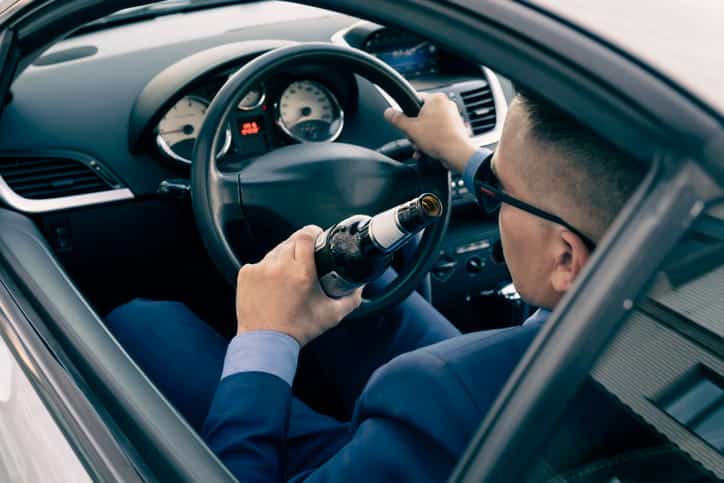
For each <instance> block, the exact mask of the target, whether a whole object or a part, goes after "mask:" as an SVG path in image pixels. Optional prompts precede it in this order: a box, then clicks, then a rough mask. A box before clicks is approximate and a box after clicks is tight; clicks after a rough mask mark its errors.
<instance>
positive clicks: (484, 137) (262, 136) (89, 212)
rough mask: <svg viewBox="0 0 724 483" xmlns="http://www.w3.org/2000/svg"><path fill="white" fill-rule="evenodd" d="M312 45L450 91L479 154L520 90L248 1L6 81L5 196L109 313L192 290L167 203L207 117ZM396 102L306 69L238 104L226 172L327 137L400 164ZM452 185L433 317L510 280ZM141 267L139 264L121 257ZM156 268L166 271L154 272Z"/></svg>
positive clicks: (404, 39)
mask: <svg viewBox="0 0 724 483" xmlns="http://www.w3.org/2000/svg"><path fill="white" fill-rule="evenodd" d="M309 41H316V42H319V41H323V42H332V43H336V44H339V45H346V46H350V47H354V48H358V49H361V50H363V51H366V52H367V53H369V54H371V55H373V56H376V57H377V58H378V59H380V60H382V61H383V62H386V63H387V64H389V65H390V66H391V67H393V68H394V69H396V70H397V71H398V72H399V73H400V74H401V75H403V76H404V77H405V78H406V79H407V80H408V81H409V82H410V83H411V84H412V85H413V87H415V88H416V89H417V90H418V91H424V92H443V93H445V94H446V95H447V96H448V97H449V98H450V99H451V100H452V101H453V102H455V104H456V105H457V106H458V109H459V111H460V114H461V116H462V117H463V119H464V121H465V123H466V124H467V125H468V128H469V130H470V135H471V137H472V138H473V140H474V141H475V142H476V143H477V144H478V145H480V146H494V145H495V143H497V141H498V139H499V137H500V131H501V129H502V124H503V120H504V119H505V115H506V112H507V105H508V102H509V100H510V99H511V98H512V93H513V91H512V86H511V85H510V83H509V82H507V81H506V80H505V79H503V78H501V77H500V76H498V75H496V74H495V73H494V72H492V71H490V70H489V69H487V68H486V67H484V66H479V65H475V64H471V63H469V62H467V61H465V60H464V59H462V58H460V57H458V56H456V55H455V54H454V53H453V52H448V51H446V50H444V49H442V48H440V47H439V46H437V45H435V44H433V43H431V42H428V41H426V40H425V39H421V38H418V37H416V36H415V35H412V34H410V33H408V32H404V31H401V30H399V29H393V28H386V27H383V26H380V25H377V24H373V23H370V22H362V21H359V20H358V19H355V18H351V17H347V16H344V15H340V14H336V13H333V12H329V11H326V10H321V9H317V8H312V7H308V6H303V5H299V4H292V3H285V2H276V1H269V2H258V3H249V4H241V5H233V6H225V7H218V8H213V9H206V10H198V11H194V12H193V13H190V14H184V15H168V16H161V17H158V18H155V19H153V20H152V21H141V22H135V23H130V24H128V25H121V26H117V27H114V28H109V29H105V30H98V31H89V32H84V33H82V34H80V35H77V36H71V37H69V38H67V39H65V40H63V41H61V42H59V43H57V44H56V45H54V46H53V47H52V48H51V49H50V50H49V51H48V52H46V53H45V54H44V55H43V56H42V57H40V58H39V59H38V60H37V61H36V62H35V64H34V65H32V66H31V67H30V68H28V69H27V70H26V71H25V72H23V73H22V74H21V76H20V77H19V78H18V79H17V80H16V82H15V83H14V84H13V86H12V95H13V98H12V101H11V102H10V103H9V104H8V105H7V106H6V108H5V110H4V112H3V115H2V118H0V201H1V202H2V203H4V204H5V205H7V206H9V207H11V208H13V209H15V210H17V211H20V212H24V213H26V214H28V215H30V216H32V217H33V218H34V219H35V220H36V222H37V223H38V225H39V226H41V227H42V229H43V232H44V234H45V235H46V236H47V237H48V240H49V242H50V244H51V245H52V246H53V248H54V249H55V250H56V252H57V253H58V254H59V256H60V257H61V259H62V261H63V263H64V264H65V265H66V268H68V270H69V272H71V274H72V275H73V276H74V279H75V280H77V281H78V283H79V284H80V285H81V288H82V290H83V292H84V293H85V294H88V296H89V298H91V299H92V300H94V301H95V303H97V304H98V306H100V307H101V308H103V307H106V308H110V307H112V306H113V305H114V304H117V303H118V302H119V300H120V299H122V298H123V297H124V295H123V294H124V293H127V294H128V295H126V299H127V298H130V297H131V296H138V291H141V292H143V291H144V290H146V291H148V292H153V293H157V292H156V291H157V290H158V288H157V287H158V286H165V287H166V289H167V290H168V294H166V292H163V294H162V296H165V297H175V296H176V294H177V293H178V292H185V291H186V286H185V285H184V284H183V283H182V282H181V281H182V280H186V284H188V283H196V282H189V278H188V276H187V275H188V274H187V275H179V274H178V270H180V269H179V268H177V266H176V265H177V260H178V258H180V257H184V259H187V260H188V257H189V256H190V255H189V254H190V253H191V252H192V251H194V250H196V251H194V253H198V250H199V249H200V248H199V246H198V243H197V242H195V241H193V240H191V239H192V238H193V237H191V235H189V234H188V233H187V231H188V232H193V230H194V227H193V223H192V216H191V213H190V212H189V210H188V207H187V206H186V207H185V205H183V204H179V203H178V202H177V201H174V199H176V198H184V196H186V198H185V199H186V200H187V199H188V195H187V193H188V189H187V188H188V180H189V176H190V169H189V167H190V166H189V163H190V162H191V160H190V158H191V153H192V151H193V146H194V140H195V138H196V136H197V134H198V131H199V128H200V126H201V124H202V122H203V119H204V116H205V112H206V109H207V107H208V105H209V103H210V102H211V101H212V99H213V98H214V96H215V94H216V92H217V91H218V90H219V89H220V88H221V86H222V85H223V84H224V83H225V82H226V80H227V79H228V78H229V76H230V75H233V73H235V72H236V71H237V70H238V69H239V68H241V67H242V66H244V65H245V64H246V63H247V62H249V61H250V60H251V59H253V58H255V57H256V56H258V55H261V54H263V53H264V52H267V51H269V50H271V49H274V48H276V47H280V46H283V45H289V44H292V43H297V42H309ZM395 105H396V103H395V101H394V100H393V99H391V98H390V97H389V96H388V95H387V94H386V93H385V92H383V91H382V90H380V89H379V88H377V86H375V85H373V84H371V83H370V82H368V81H366V80H365V79H363V78H361V77H359V76H355V75H354V74H353V73H351V72H346V71H344V70H343V69H340V68H338V66H330V65H324V64H321V63H319V64H313V65H303V66H297V67H295V68H294V69H290V70H289V71H286V72H282V73H280V74H278V75H275V76H274V78H269V79H264V80H263V81H262V82H261V83H260V84H259V85H258V86H256V87H255V88H254V89H252V91H250V92H249V93H248V94H247V95H246V96H245V97H244V98H243V99H241V100H240V102H239V103H238V105H236V106H234V109H232V113H231V115H230V117H229V119H228V120H227V127H226V129H225V130H224V131H223V134H222V136H223V139H221V142H219V143H217V144H218V145H219V146H220V149H219V152H218V153H217V155H218V160H219V165H220V167H224V166H228V167H229V169H233V167H234V166H235V165H236V164H237V163H245V162H253V160H254V159H255V158H257V157H259V156H261V155H263V154H264V153H267V152H270V151H272V150H274V149H278V148H280V147H284V146H287V145H290V144H295V143H330V142H344V143H350V144H356V145H359V146H363V147H366V148H370V149H375V150H379V151H381V152H383V153H385V154H388V155H390V156H392V157H394V158H396V159H398V160H405V157H409V156H410V155H411V149H410V146H409V143H407V142H406V141H405V140H404V139H401V136H400V132H399V131H398V130H397V129H395V128H393V127H392V126H391V125H389V124H388V123H387V122H385V120H384V117H383V114H382V113H383V112H384V110H385V108H387V107H389V106H395ZM169 186H172V187H174V189H171V190H168V189H166V188H168V187H169ZM451 188H452V192H453V203H454V206H455V208H454V212H453V216H452V221H451V226H450V231H449V235H448V237H447V239H446V241H445V246H444V247H443V251H442V253H441V254H440V260H439V263H438V264H437V265H436V266H435V268H434V269H433V271H432V273H433V285H434V287H433V288H434V293H435V295H434V300H435V303H436V305H438V307H445V306H447V307H462V306H470V304H468V303H467V302H466V303H463V304H461V303H460V302H461V299H462V300H467V301H470V303H474V302H475V301H476V300H478V301H479V300H480V299H481V297H483V298H484V297H485V294H490V293H491V291H495V290H497V288H499V285H500V284H501V282H505V281H506V280H507V273H506V272H505V269H504V267H502V266H498V265H494V264H493V263H492V262H491V259H490V246H491V244H492V240H493V238H494V237H495V236H496V225H495V220H492V219H484V218H482V217H481V214H480V212H479V211H478V210H476V209H475V205H474V198H473V196H472V194H471V193H468V192H467V190H466V188H465V187H464V186H463V183H462V180H460V179H459V178H453V180H452V186H451ZM184 193H186V195H184ZM160 206H163V207H164V208H163V209H161V208H160ZM169 210H170V211H169ZM179 210H180V211H179ZM154 214H155V215H154ZM154 216H155V218H154ZM140 220H143V221H140ZM181 226H185V227H186V228H181ZM186 239H188V240H190V241H188V243H196V245H194V246H193V247H191V246H190V245H188V243H187V242H185V241H183V240H186ZM99 246H102V247H103V249H102V250H99V249H98V247H99ZM152 246H155V247H156V249H155V250H154V249H151V248H150V247H152ZM108 254H113V258H114V259H113V260H111V259H107V255H108ZM194 257H195V258H194V260H195V263H197V264H206V265H208V263H207V262H206V261H204V260H203V255H198V254H197V255H194ZM136 259H137V260H139V262H138V263H141V265H140V266H138V265H135V264H134V263H129V262H128V260H136ZM115 260H119V261H115ZM124 260H125V262H124ZM141 261H143V262H141ZM161 261H164V263H166V265H163V266H157V265H159V264H161ZM187 263H190V262H187ZM108 264H110V265H109V266H108V271H112V272H113V271H114V272H118V273H122V274H123V275H119V277H118V278H119V283H118V285H117V286H114V287H113V290H109V289H108V288H107V287H105V288H104V287H103V286H102V284H100V283H98V280H97V273H96V272H97V267H100V266H106V265H108ZM147 266H157V268H156V269H155V272H154V274H153V275H150V274H149V275H148V276H147V277H146V279H145V280H143V281H139V280H138V279H137V278H135V279H134V284H135V291H134V292H131V288H129V287H125V286H123V285H122V284H121V283H120V280H123V278H124V277H129V278H133V277H134V275H133V273H131V270H132V269H133V267H135V268H136V269H137V270H147V269H146V268H145V267H147ZM194 273H196V272H194ZM194 276H195V275H194ZM84 280H85V282H84ZM191 280H194V278H193V277H192V278H191ZM139 284H140V285H139ZM174 287H175V288H174ZM435 287H437V289H436V290H435ZM111 292H115V293H111ZM202 292H203V291H202ZM481 294H483V295H481ZM206 296H207V297H208V294H206ZM199 297H201V295H199Z"/></svg>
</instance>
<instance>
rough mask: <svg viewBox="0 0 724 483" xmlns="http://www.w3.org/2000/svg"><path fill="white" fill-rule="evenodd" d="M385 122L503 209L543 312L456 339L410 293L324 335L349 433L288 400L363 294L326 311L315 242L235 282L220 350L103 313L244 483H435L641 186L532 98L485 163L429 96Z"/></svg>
mask: <svg viewBox="0 0 724 483" xmlns="http://www.w3.org/2000/svg"><path fill="white" fill-rule="evenodd" d="M385 117H386V118H387V119H388V120H389V121H390V122H391V123H392V124H394V125H395V126H397V127H399V128H400V129H401V130H402V131H403V132H405V133H406V134H407V135H408V136H409V137H410V138H411V139H412V140H413V142H414V143H415V144H416V146H417V148H418V149H420V150H422V151H425V152H427V153H428V154H429V155H431V156H433V157H435V158H438V159H440V160H442V162H443V163H445V165H446V166H447V167H448V168H449V169H451V170H453V171H457V172H462V173H464V178H465V179H466V183H467V184H468V186H470V188H471V189H474V190H475V191H476V192H477V193H479V194H480V201H481V204H482V205H483V206H484V207H486V208H487V209H491V210H492V209H497V208H498V205H500V208H499V209H500V213H499V227H500V234H501V241H502V246H503V251H504V254H505V258H506V260H507V263H508V266H509V268H510V272H511V275H512V277H513V281H514V283H515V286H516V287H517V289H518V291H519V292H520V294H521V295H522V297H523V298H524V299H525V300H526V301H528V302H529V303H531V304H533V305H536V306H539V307H541V309H540V310H539V311H538V312H537V313H536V314H535V315H534V316H533V317H531V319H529V320H528V321H526V323H525V324H523V325H522V326H520V327H514V328H509V329H502V330H496V331H487V332H480V333H473V334H467V335H459V332H457V331H456V329H454V328H453V327H452V326H451V325H450V323H449V322H447V321H446V320H445V319H444V318H443V317H442V316H441V315H440V314H439V313H437V312H436V311H435V310H434V309H433V308H432V307H431V306H430V305H429V304H427V303H426V302H424V301H423V300H422V299H421V297H419V296H417V295H414V294H413V295H412V296H411V297H410V298H409V299H408V300H406V301H405V302H404V303H403V304H402V305H401V306H400V307H399V308H398V309H397V310H396V311H392V312H391V313H390V314H386V315H385V316H384V317H383V318H382V319H380V320H377V321H371V322H370V323H369V324H366V323H365V322H359V323H357V324H343V325H341V326H340V327H338V328H336V329H334V330H332V331H330V334H328V335H326V336H325V337H321V338H319V340H318V341H316V342H314V343H312V344H310V345H312V346H314V345H315V344H321V345H322V348H323V349H324V350H319V351H318V352H319V353H324V354H327V356H326V359H325V358H324V357H323V356H321V363H320V365H319V366H320V367H319V370H320V376H319V377H320V378H321V379H323V380H324V381H330V382H331V384H333V385H335V387H336V389H338V390H339V392H340V393H341V394H342V396H341V400H342V403H343V404H347V405H350V406H353V411H354V412H353V415H352V418H351V421H348V422H339V421H336V420H334V419H332V418H329V417H326V416H323V415H321V414H319V413H317V412H315V411H314V410H312V409H311V408H309V407H307V406H306V405H304V403H302V402H301V401H299V400H298V399H296V398H295V397H294V395H293V393H292V388H291V384H292V380H293V379H294V375H295V370H296V363H297V357H298V354H299V350H300V347H303V346H305V345H306V344H309V343H310V342H311V341H314V340H315V339H316V338H317V337H319V336H320V335H321V334H323V333H325V332H327V331H328V330H330V329H332V328H333V327H334V326H336V325H337V324H338V323H339V321H340V320H341V319H342V318H344V316H345V315H346V314H348V313H349V312H351V311H352V310H353V309H354V308H355V307H356V306H357V305H358V304H359V302H360V292H357V293H355V294H353V295H352V296H349V297H347V298H344V299H341V300H332V299H329V298H327V297H326V296H325V295H324V293H323V292H322V291H321V289H320V287H319V284H318V282H317V277H316V272H315V267H314V257H313V244H314V236H315V235H316V234H317V233H318V232H319V230H320V229H319V228H318V227H306V228H304V229H302V230H300V231H299V232H297V233H295V234H294V235H293V236H292V237H290V238H289V239H288V240H287V241H285V242H283V243H282V244H280V245H279V246H277V247H276V248H274V249H273V250H272V251H271V252H269V253H268V254H267V255H266V257H265V258H264V259H263V260H262V261H261V262H259V263H258V264H254V265H246V266H244V267H243V268H242V269H241V271H240V272H239V275H238V280H237V282H238V284H237V303H236V312H237V321H238V331H237V334H238V335H237V336H236V337H235V338H234V339H233V340H232V342H231V343H230V344H229V346H228V350H227V348H226V341H224V340H223V339H222V338H221V337H220V336H218V335H216V334H215V333H213V331H211V329H209V328H208V327H207V326H205V325H204V324H203V323H202V322H200V321H198V320H197V319H196V318H195V317H194V316H193V315H192V314H189V313H188V311H187V309H185V308H183V307H182V306H180V305H168V304H169V303H161V304H166V305H159V303H145V306H142V307H141V306H139V305H138V304H139V303H136V304H135V305H130V306H125V307H121V308H119V309H117V310H116V311H114V312H113V313H112V314H110V315H109V317H108V323H109V327H110V328H111V330H112V331H113V332H114V333H115V334H116V336H117V337H118V339H119V340H120V341H121V342H122V343H123V344H124V346H125V347H126V348H127V350H129V352H130V353H131V355H132V356H133V357H134V358H135V359H136V360H137V361H138V363H139V364H140V365H141V366H142V367H143V368H144V370H146V372H147V374H149V377H151V379H152V380H154V382H156V384H157V385H158V386H159V387H160V389H161V390H162V391H163V392H164V393H165V394H166V395H167V397H168V398H169V399H170V400H171V401H172V402H173V403H174V404H175V405H176V406H177V407H178V408H179V409H180V410H181V412H182V413H183V414H184V415H185V416H186V417H187V418H188V419H189V421H190V422H191V423H192V424H193V425H195V426H196V427H199V426H200V422H201V420H203V419H204V416H206V411H207V409H208V408H209V404H210V409H208V416H206V417H205V421H204V423H203V429H202V435H203V437H204V438H205V440H206V441H207V443H208V444H209V446H210V447H211V448H212V449H213V450H214V451H215V452H216V454H217V455H219V457H220V458H221V460H222V461H223V462H224V463H225V464H226V465H227V466H228V467H229V469H230V470H231V471H232V473H234V474H235V475H236V476H237V478H239V480H240V481H244V482H246V481H280V480H293V481H300V480H309V481H403V480H404V481H440V480H444V479H445V478H446V477H447V476H448V475H449V473H450V471H451V470H452V468H453V466H454V464H455V463H456V461H457V459H458V458H459V457H460V456H461V454H462V452H463V450H464V449H465V447H466V445H467V443H468V441H469V439H470V437H471V436H472V434H473V432H474V430H475V428H476V427H477V426H478V424H479V423H480V421H481V420H482V418H483V417H484V415H485V414H486V412H487V410H488V409H489V408H490V407H491V405H492V403H493V401H494V400H495V398H496V397H497V395H498V393H499V391H500V389H501V388H502V386H503V384H504V383H505V381H506V380H507V378H508V376H509V375H510V373H511V372H512V370H513V369H514V367H515V365H516V364H517V362H518V361H519V359H520V357H521V356H522V354H523V353H524V352H525V350H526V348H527V347H528V345H529V343H530V342H531V340H532V339H533V337H534V336H535V334H536V333H537V331H538V329H539V328H540V326H541V324H542V323H543V322H544V320H545V318H546V317H547V315H548V313H549V310H551V309H553V308H554V307H555V306H556V304H557V303H558V302H559V300H560V299H561V298H562V296H563V295H564V293H565V292H566V291H567V290H568V289H569V288H570V287H571V285H572V284H573V282H574V281H575V279H576V277H577V276H578V274H579V273H580V272H581V270H582V269H583V267H584V265H585V263H586V261H587V259H588V257H589V255H590V252H591V250H592V249H593V247H594V246H595V241H596V240H599V239H600V238H601V236H602V235H603V233H604V231H605V230H606V228H607V226H608V225H609V224H610V222H611V221H612V219H613V218H614V216H615V215H616V213H617V212H618V210H619V209H620V208H621V207H622V206H623V204H624V202H625V200H626V199H627V197H628V196H629V195H630V194H631V193H632V192H633V190H634V189H635V187H636V185H637V184H638V182H639V181H640V179H641V178H642V176H643V168H642V167H641V166H639V165H638V164H637V163H635V162H633V161H632V160H630V159H629V158H627V157H626V156H625V155H623V154H622V153H620V152H618V151H617V150H616V149H615V148H613V147H611V146H609V145H608V144H606V143H605V142H603V141H602V140H600V139H599V138H597V137H596V135H595V134H593V133H592V132H591V131H589V130H588V129H586V128H584V127H582V126H580V125H579V124H577V123H576V122H574V121H572V120H571V119H569V118H568V117H566V116H565V115H563V114H562V113H560V112H559V111H558V110H556V109H555V108H553V107H552V106H550V105H549V104H547V103H545V102H543V101H540V100H537V99H535V98H534V97H532V96H529V95H528V96H524V95H518V96H517V97H516V99H515V100H514V102H513V103H512V105H511V106H510V109H509V113H508V117H507V120H506V122H505V127H504V130H503V135H502V138H501V140H500V144H499V146H498V149H497V151H496V153H495V155H493V156H491V155H489V152H486V151H485V150H479V149H478V148H477V147H476V146H473V145H472V144H471V143H470V141H469V139H468V136H467V130H466V129H465V126H464V125H463V122H462V120H461V119H460V117H459V115H458V113H457V109H456V107H455V106H454V105H453V104H452V103H451V102H450V101H449V100H447V99H446V97H445V96H443V95H432V96H429V97H427V98H426V102H425V106H424V107H423V109H422V110H421V112H420V114H419V116H418V117H417V118H408V117H406V116H404V115H403V114H402V113H399V112H396V111H393V110H388V111H387V112H386V113H385ZM501 202H502V205H501ZM140 304H144V303H140ZM446 339H447V340H446ZM330 341H331V342H330ZM325 343H327V344H328V347H324V344H325ZM329 346H332V347H329ZM164 351H165V353H166V354H168V356H165V355H164ZM329 354H332V355H329ZM391 359H392V360H391ZM390 360H391V362H388V361H390ZM375 369H376V372H374V375H373V376H372V377H371V378H370V377H369V375H370V374H371V373H372V372H373V371H375ZM219 372H221V381H220V382H219V383H217V380H218V377H219ZM187 381H188V383H186V382H187ZM324 381H323V382H324Z"/></svg>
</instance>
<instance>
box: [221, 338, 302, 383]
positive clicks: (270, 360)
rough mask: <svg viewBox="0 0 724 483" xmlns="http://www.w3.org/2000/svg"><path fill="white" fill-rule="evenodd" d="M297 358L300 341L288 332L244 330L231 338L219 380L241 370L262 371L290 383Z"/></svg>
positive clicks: (294, 371) (295, 370)
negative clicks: (244, 331)
mask: <svg viewBox="0 0 724 483" xmlns="http://www.w3.org/2000/svg"><path fill="white" fill-rule="evenodd" d="M298 357H299V343H298V342H297V341H296V340H295V339H294V338H293V337H291V336H289V335H287V334H283V333H281V332H275V331H271V330H258V331H253V332H246V333H243V334H239V335H237V336H236V337H234V338H233V339H231V342H230V343H229V347H228V349H227V350H226V358H225V359H224V369H223V371H222V372H221V379H223V378H225V377H228V376H233V375H234V374H238V373H240V372H264V373H267V374H271V375H273V376H277V377H278V378H280V379H282V380H283V381H285V382H286V383H287V384H289V385H290V386H291V385H292V381H293V380H294V374H295V373H296V372H297V359H298Z"/></svg>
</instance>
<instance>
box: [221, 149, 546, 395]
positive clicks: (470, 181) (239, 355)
mask: <svg viewBox="0 0 724 483" xmlns="http://www.w3.org/2000/svg"><path fill="white" fill-rule="evenodd" d="M489 154H490V150H488V149H485V148H481V149H480V150H479V151H476V152H475V154H473V155H472V156H471V157H470V160H469V161H468V164H467V165H466V167H465V172H464V173H463V182H464V183H465V185H466V186H467V187H468V189H469V190H470V191H474V190H475V183H474V177H475V173H476V172H477V170H478V168H480V165H481V164H482V163H483V161H484V160H485V158H486V157H487V156H488V155H489ZM549 314H550V312H549V311H547V310H543V309H540V310H538V311H536V312H535V313H534V314H533V315H531V316H530V317H529V318H528V320H526V322H525V323H528V322H530V321H531V320H540V319H545V318H547V317H548V315H549ZM298 358H299V343H298V342H297V341H296V340H295V339H294V338H293V337H290V336H289V335H287V334H283V333H281V332H275V331H271V330H259V331H254V332H246V333H244V334H239V335H237V336H236V337H234V338H233V339H231V342H230V343H229V348H228V349H227V351H226V358H225V359H224V369H223V371H222V373H221V378H222V379H223V378H225V377H228V376H232V375H234V374H238V373H240V372H264V373H267V374H272V375H274V376H277V377H278V378H280V379H282V380H283V381H285V382H286V383H287V384H289V385H290V386H291V385H292V381H293V380H294V375H295V373H296V372H297V360H298Z"/></svg>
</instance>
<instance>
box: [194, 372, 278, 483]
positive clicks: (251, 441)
mask: <svg viewBox="0 0 724 483" xmlns="http://www.w3.org/2000/svg"><path fill="white" fill-rule="evenodd" d="M291 397H292V390H291V388H290V387H289V384H287V383H286V382H285V381H283V380H282V379H280V378H279V377H277V376H274V375H271V374H268V373H263V372H241V373H237V374H234V375H231V376H228V377H225V378H224V379H222V380H221V382H220V383H219V387H218V388H217V390H216V394H215V395H214V400H213V402H212V404H211V409H210V410H209V415H208V416H207V418H206V421H205V423H204V427H203V429H202V434H203V438H204V440H205V441H206V443H207V444H208V445H209V447H210V448H211V450H212V451H213V452H214V453H216V455H217V456H218V457H219V458H220V459H221V461H223V462H224V464H225V465H226V466H227V467H228V468H229V470H230V471H231V472H232V473H233V474H234V476H236V478H237V479H238V480H239V481H242V482H255V481H258V482H277V481H281V479H282V478H283V476H282V475H283V468H284V461H283V455H284V441H285V438H286V433H287V426H288V422H289V412H290V405H291Z"/></svg>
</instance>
